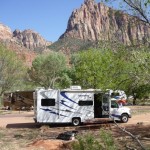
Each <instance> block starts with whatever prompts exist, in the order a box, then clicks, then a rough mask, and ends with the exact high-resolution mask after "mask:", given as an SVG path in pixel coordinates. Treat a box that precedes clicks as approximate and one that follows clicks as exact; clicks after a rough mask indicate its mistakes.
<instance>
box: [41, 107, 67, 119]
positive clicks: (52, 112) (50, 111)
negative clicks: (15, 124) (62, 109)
mask: <svg viewBox="0 0 150 150" xmlns="http://www.w3.org/2000/svg"><path fill="white" fill-rule="evenodd" d="M40 109H42V110H44V111H48V112H49V113H51V114H55V115H60V116H64V117H68V116H65V115H62V114H58V113H56V112H54V111H52V110H50V109H43V108H40Z"/></svg>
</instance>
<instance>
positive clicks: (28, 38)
mask: <svg viewBox="0 0 150 150" xmlns="http://www.w3.org/2000/svg"><path fill="white" fill-rule="evenodd" d="M13 38H14V39H15V40H16V41H17V42H18V43H20V44H22V45H23V46H25V47H26V48H28V49H32V50H36V49H37V48H38V49H39V48H42V49H45V48H46V46H48V45H50V44H51V42H47V41H46V40H45V39H44V38H43V37H42V36H41V35H40V34H39V33H37V32H35V31H33V30H31V29H26V30H24V31H20V30H15V31H14V32H13Z"/></svg>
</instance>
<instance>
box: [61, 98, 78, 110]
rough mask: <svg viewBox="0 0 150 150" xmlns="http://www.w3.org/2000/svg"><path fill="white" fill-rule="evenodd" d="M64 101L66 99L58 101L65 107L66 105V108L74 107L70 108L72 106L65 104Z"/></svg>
mask: <svg viewBox="0 0 150 150" xmlns="http://www.w3.org/2000/svg"><path fill="white" fill-rule="evenodd" d="M65 102H66V101H64V100H61V101H60V103H61V104H62V105H64V106H66V107H68V108H71V109H74V108H72V107H70V106H68V105H66V104H65ZM74 110H76V109H74Z"/></svg>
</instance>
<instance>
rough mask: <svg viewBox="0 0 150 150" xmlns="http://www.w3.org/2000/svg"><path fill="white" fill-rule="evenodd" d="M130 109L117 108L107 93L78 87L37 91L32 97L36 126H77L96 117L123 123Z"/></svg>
mask: <svg viewBox="0 0 150 150" xmlns="http://www.w3.org/2000/svg"><path fill="white" fill-rule="evenodd" d="M130 117H131V113H130V109H129V108H127V107H119V105H118V104H117V102H116V101H113V100H111V95H110V93H109V92H103V91H101V90H100V89H87V90H83V89H81V87H80V86H72V87H71V88H70V89H63V90H55V89H44V88H40V89H37V90H35V95H34V120H35V122H37V123H43V124H51V123H72V124H73V125H74V126H78V125H80V124H81V123H85V122H88V121H90V120H93V119H96V118H110V119H112V120H113V119H114V120H119V121H122V122H124V123H125V122H127V121H128V118H130Z"/></svg>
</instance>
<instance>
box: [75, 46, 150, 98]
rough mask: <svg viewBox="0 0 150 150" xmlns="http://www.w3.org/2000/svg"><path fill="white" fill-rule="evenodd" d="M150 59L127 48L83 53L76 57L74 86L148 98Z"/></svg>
mask: <svg viewBox="0 0 150 150" xmlns="http://www.w3.org/2000/svg"><path fill="white" fill-rule="evenodd" d="M149 58H150V52H149V51H147V50H146V49H141V48H140V49H138V50H134V49H133V48H132V49H129V48H128V47H125V46H120V48H119V49H118V50H117V51H112V50H111V49H103V50H102V49H98V50H96V49H95V50H88V51H82V52H79V53H78V54H75V55H73V57H72V66H73V67H72V70H73V71H72V79H73V83H74V84H79V85H81V86H82V87H83V88H100V89H108V88H110V89H121V90H124V91H126V92H127V93H128V94H132V95H133V94H134V93H136V96H138V95H142V96H144V93H145V94H147V93H148V92H149V85H150V67H149V65H150V59H149ZM141 88H142V90H141ZM138 89H140V90H138Z"/></svg>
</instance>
